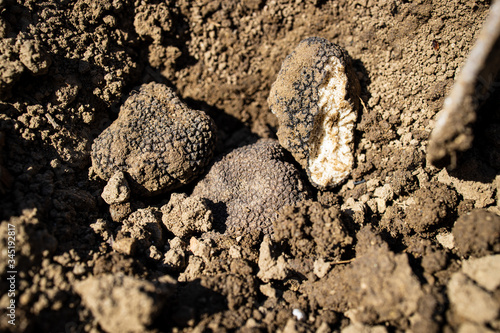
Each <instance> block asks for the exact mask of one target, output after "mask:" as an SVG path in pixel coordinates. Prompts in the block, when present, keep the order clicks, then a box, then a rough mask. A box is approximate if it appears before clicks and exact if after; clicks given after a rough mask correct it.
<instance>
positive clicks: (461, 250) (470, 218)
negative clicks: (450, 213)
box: [452, 209, 500, 257]
mask: <svg viewBox="0 0 500 333" xmlns="http://www.w3.org/2000/svg"><path fill="white" fill-rule="evenodd" d="M452 231H453V238H454V243H455V246H456V250H457V252H458V254H460V255H461V256H465V257H468V256H472V257H482V256H485V255H488V254H493V253H499V252H500V245H499V244H498V240H499V239H500V217H499V216H498V215H496V214H494V213H490V212H488V211H485V210H483V209H476V210H473V211H471V212H469V213H467V214H464V215H462V216H461V217H460V218H459V219H458V220H457V221H456V222H455V225H454V226H453V230H452Z"/></svg>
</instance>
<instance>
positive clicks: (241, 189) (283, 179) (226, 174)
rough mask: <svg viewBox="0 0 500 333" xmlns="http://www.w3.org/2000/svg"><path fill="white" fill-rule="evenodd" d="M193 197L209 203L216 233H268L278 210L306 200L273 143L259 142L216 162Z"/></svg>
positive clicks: (305, 193) (302, 187) (291, 169)
mask: <svg viewBox="0 0 500 333" xmlns="http://www.w3.org/2000/svg"><path fill="white" fill-rule="evenodd" d="M193 195H197V196H199V197H202V198H206V199H208V205H209V207H210V209H212V212H213V214H214V224H215V227H216V228H217V229H224V228H225V232H226V234H229V235H235V236H238V235H241V234H245V233H246V232H248V231H249V230H254V229H260V230H262V231H263V232H264V233H271V231H272V222H273V221H274V220H275V219H276V218H277V215H278V212H279V210H280V209H281V208H282V207H283V206H285V205H292V204H294V203H297V202H299V201H301V200H304V199H307V198H308V191H307V189H306V187H305V185H304V184H303V182H302V181H301V179H300V177H299V172H298V170H297V169H296V168H295V166H294V165H293V164H291V163H289V162H287V161H286V158H285V151H284V150H283V148H282V147H281V146H280V145H279V143H278V142H277V141H276V140H272V139H261V140H259V141H257V142H256V143H254V144H251V145H247V146H244V147H241V148H238V149H235V150H233V151H232V152H230V153H228V154H227V155H225V156H223V157H222V158H220V159H219V160H218V161H216V162H215V163H214V164H213V165H212V167H211V168H210V170H209V172H208V173H207V175H206V176H205V177H204V178H203V179H202V180H201V181H200V182H199V183H198V184H197V185H196V187H195V188H194V190H193Z"/></svg>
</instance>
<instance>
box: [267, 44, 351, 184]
mask: <svg viewBox="0 0 500 333" xmlns="http://www.w3.org/2000/svg"><path fill="white" fill-rule="evenodd" d="M359 92H360V86H359V82H358V79H357V77H356V74H355V72H354V70H353V69H352V67H351V58H350V57H349V55H348V54H347V52H346V51H345V50H344V49H342V48H341V47H339V46H338V45H336V44H333V43H331V42H329V41H328V40H326V39H324V38H319V37H310V38H307V39H305V40H303V41H302V42H300V43H299V45H298V46H297V47H296V48H295V50H294V51H293V52H292V53H291V54H289V55H288V56H287V57H286V58H285V60H284V61H283V64H282V67H281V70H280V72H279V73H278V77H277V79H276V81H275V82H274V83H273V85H272V87H271V91H270V94H269V98H268V103H269V106H270V108H271V111H272V112H273V113H274V114H275V115H276V116H277V117H278V122H279V128H278V133H277V134H278V138H279V141H280V143H281V145H282V146H283V147H285V148H286V149H287V150H289V151H290V152H291V153H292V155H293V156H294V158H295V159H296V160H297V162H299V163H300V164H301V165H302V167H303V168H304V169H305V170H306V171H307V174H308V176H309V179H310V180H311V183H312V184H313V185H314V186H316V187H317V188H320V189H324V188H331V187H333V186H336V185H338V184H339V183H341V182H342V181H343V180H345V179H346V178H347V177H348V176H349V174H350V172H351V170H352V167H353V163H354V157H353V142H354V128H355V124H356V119H357V112H356V109H357V108H358V104H359V97H358V96H359Z"/></svg>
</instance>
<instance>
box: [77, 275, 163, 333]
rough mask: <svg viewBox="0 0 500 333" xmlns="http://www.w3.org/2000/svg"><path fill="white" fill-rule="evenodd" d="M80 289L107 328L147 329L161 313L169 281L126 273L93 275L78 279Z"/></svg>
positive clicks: (87, 305) (123, 329) (102, 324)
mask: <svg viewBox="0 0 500 333" xmlns="http://www.w3.org/2000/svg"><path fill="white" fill-rule="evenodd" d="M75 290H76V292H77V293H78V294H79V295H80V296H81V297H82V300H83V303H84V304H85V306H86V307H87V308H88V309H90V311H91V312H92V314H93V315H94V317H95V318H96V319H97V321H98V322H99V325H101V327H102V329H103V330H105V331H106V332H110V333H111V332H144V331H145V330H146V329H147V327H148V326H149V325H151V324H152V322H153V320H154V318H155V316H156V315H158V313H159V311H160V310H161V308H162V306H163V304H164V303H165V301H166V299H167V297H168V296H169V295H170V294H171V290H170V286H169V285H161V286H157V285H155V284H153V283H152V282H149V281H146V280H140V279H138V278H134V277H131V276H125V275H122V274H117V275H113V274H105V275H101V276H92V277H90V278H88V279H86V280H84V281H79V282H77V283H75Z"/></svg>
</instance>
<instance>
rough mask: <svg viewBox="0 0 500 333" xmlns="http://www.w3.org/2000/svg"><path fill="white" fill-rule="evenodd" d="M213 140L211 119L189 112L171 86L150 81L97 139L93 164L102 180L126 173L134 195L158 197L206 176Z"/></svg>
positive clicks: (212, 149) (214, 138)
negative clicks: (202, 174)
mask: <svg viewBox="0 0 500 333" xmlns="http://www.w3.org/2000/svg"><path fill="white" fill-rule="evenodd" d="M215 140H216V128H215V124H214V122H213V120H212V119H211V118H210V117H209V116H208V115H206V114H205V113H204V112H202V111H196V110H192V109H190V108H188V107H187V106H186V105H185V104H184V103H182V102H181V100H180V99H179V98H178V97H177V96H176V95H175V93H174V92H173V91H172V90H171V89H170V88H168V87H166V86H164V85H162V84H158V83H149V84H145V85H143V86H142V87H141V89H140V91H139V93H137V94H134V95H132V96H130V97H129V98H128V99H127V100H126V101H125V103H124V104H123V106H122V107H121V109H120V114H119V115H118V118H117V119H116V120H115V121H114V122H113V123H112V124H111V125H110V126H109V127H108V128H107V129H105V130H104V131H103V132H102V133H101V135H99V137H98V138H97V139H96V140H95V142H94V144H93V146H92V165H93V168H94V170H95V172H96V173H97V175H98V176H99V177H101V178H102V179H105V180H108V179H109V178H110V177H111V176H112V175H113V174H114V173H115V172H116V171H123V172H126V173H128V175H129V176H130V179H129V180H130V181H131V186H132V190H133V191H134V192H137V193H139V194H142V195H155V194H159V193H163V192H166V191H170V190H173V189H175V188H177V187H180V186H182V185H184V184H187V183H189V182H190V181H192V180H193V179H194V178H196V176H198V175H199V174H200V173H202V172H203V171H204V169H205V167H206V166H207V165H208V163H209V161H210V159H211V158H212V156H213V151H214V146H215Z"/></svg>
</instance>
